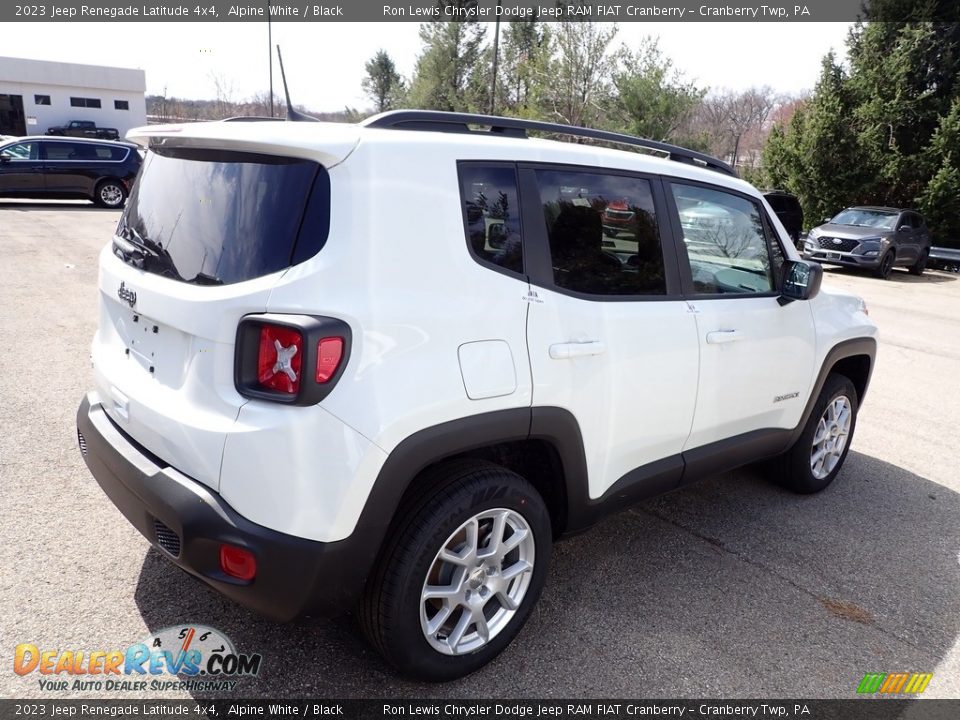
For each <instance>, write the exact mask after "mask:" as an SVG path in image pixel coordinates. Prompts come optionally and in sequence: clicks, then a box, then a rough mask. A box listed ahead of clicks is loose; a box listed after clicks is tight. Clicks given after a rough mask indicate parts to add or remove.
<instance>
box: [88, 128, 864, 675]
mask: <svg viewBox="0 0 960 720" xmlns="http://www.w3.org/2000/svg"><path fill="white" fill-rule="evenodd" d="M529 131H537V132H551V133H561V134H566V135H575V136H581V137H585V138H587V139H591V140H592V139H596V140H603V141H606V142H616V143H619V144H621V145H624V146H625V147H627V148H632V149H634V150H637V149H640V150H643V151H644V152H630V151H626V150H613V149H609V148H605V147H598V146H593V145H588V144H572V143H562V142H556V141H553V140H546V139H536V138H532V137H528V134H527V133H528V132H529ZM129 137H130V138H132V139H133V140H135V141H136V142H137V143H139V144H141V145H142V146H143V147H144V148H146V149H147V156H146V160H145V163H144V166H143V170H142V173H141V175H140V176H139V178H138V180H137V182H136V184H135V185H134V187H133V190H132V192H131V195H130V201H129V203H128V205H127V208H126V210H125V212H124V214H123V216H122V218H121V220H120V223H119V225H118V226H117V228H116V232H115V235H114V236H113V237H112V238H105V239H106V240H108V242H107V244H106V246H105V247H104V249H103V252H102V253H101V256H100V279H99V326H98V329H97V331H96V335H95V336H94V339H93V344H92V349H91V358H92V364H93V385H94V387H93V388H92V390H91V391H90V392H89V393H88V394H87V395H86V396H85V397H84V398H83V400H82V402H81V405H80V408H79V410H78V414H77V428H78V430H77V434H78V441H79V446H80V452H81V453H82V454H83V457H84V459H85V461H86V464H87V466H88V467H89V469H90V471H91V472H92V474H93V476H94V477H95V478H96V480H97V482H98V483H99V484H100V486H101V487H102V489H103V491H104V492H105V493H106V495H107V496H108V497H109V498H110V500H111V501H112V502H113V503H114V504H115V505H116V506H117V508H118V509H119V510H120V511H121V513H122V514H123V515H124V516H126V518H127V520H129V522H130V523H132V524H133V525H134V526H135V527H136V528H137V529H138V530H139V531H140V532H141V533H142V534H143V535H144V536H145V537H146V538H147V539H148V540H149V541H150V542H151V543H153V544H154V545H155V546H156V547H157V548H158V549H159V552H161V553H162V554H163V555H164V556H165V557H166V558H167V559H168V560H169V561H170V562H173V563H174V564H176V565H178V566H179V567H181V568H183V569H184V570H186V571H187V572H189V573H191V574H193V575H195V576H196V577H198V578H200V579H201V580H203V581H204V582H206V583H207V584H208V585H210V586H211V587H213V588H215V589H217V590H218V591H219V592H221V593H223V594H224V595H226V596H228V597H230V598H232V599H233V600H235V601H237V602H239V603H241V604H243V605H245V606H246V607H248V608H251V609H253V610H255V611H257V612H259V613H262V614H265V615H267V616H270V617H273V618H276V619H279V620H290V619H292V618H295V617H297V616H298V615H300V614H302V613H306V612H310V613H323V614H333V613H339V612H344V611H348V610H353V611H355V612H356V614H357V617H358V619H359V622H360V625H361V627H362V628H363V631H364V633H365V634H366V636H367V638H368V639H369V640H370V642H371V643H372V644H373V646H374V647H376V648H377V650H378V651H379V652H380V653H382V654H383V656H384V657H385V658H386V659H387V661H388V662H390V663H391V664H392V665H393V666H394V667H396V668H397V669H399V670H400V671H401V672H403V673H405V674H408V675H411V676H413V677H418V678H423V679H428V680H447V679H451V678H455V677H459V676H461V675H464V674H466V673H469V672H472V671H474V670H476V669H477V668H479V667H481V666H482V665H483V664H484V663H487V662H489V661H490V660H492V659H493V658H494V657H495V656H496V655H497V654H498V653H499V652H501V651H502V650H503V649H504V648H505V647H506V646H507V645H508V644H509V643H510V642H511V640H513V638H514V637H516V635H517V633H518V632H519V630H520V628H521V627H522V626H523V624H524V623H525V622H526V621H527V619H528V618H529V617H530V616H531V613H532V611H533V608H534V607H535V605H536V602H537V598H538V597H539V595H540V592H541V590H542V588H543V586H544V583H545V582H546V580H547V572H548V568H549V564H550V556H551V551H552V547H553V543H554V541H555V540H556V539H558V538H560V537H563V536H566V535H572V534H574V533H577V532H579V531H582V530H584V529H586V528H588V527H590V526H591V525H592V524H593V523H595V522H597V521H598V520H599V519H600V518H602V517H604V516H606V515H607V514H609V513H612V512H616V511H618V510H620V509H622V508H625V507H627V506H629V505H631V504H633V503H636V502H639V501H641V500H643V499H645V498H649V497H651V496H653V495H656V494H658V493H664V492H669V491H671V490H674V489H676V488H679V487H682V486H684V485H686V484H687V483H689V482H692V481H694V480H696V479H698V478H701V477H703V476H705V475H709V474H712V473H718V472H723V471H726V470H729V469H732V468H734V467H737V466H740V465H743V464H745V463H750V462H754V461H758V460H767V461H769V462H768V465H767V467H768V468H769V472H770V474H771V477H772V478H773V479H774V480H775V481H776V482H779V483H781V484H782V485H784V486H785V487H788V488H790V489H792V490H794V491H796V492H800V493H812V492H817V491H819V490H821V489H823V488H825V487H827V486H828V485H829V484H830V483H831V482H833V481H834V479H835V478H836V477H837V476H838V474H839V473H840V470H841V467H842V466H843V462H844V459H845V458H846V456H847V453H848V451H849V449H850V443H851V440H852V438H853V433H854V430H855V427H856V418H857V410H858V408H859V407H860V405H861V404H862V403H863V401H864V397H865V394H866V391H867V387H868V384H869V380H870V375H871V372H872V369H873V365H874V355H875V350H876V340H875V334H876V328H875V326H874V325H873V323H872V322H871V321H870V319H869V318H868V317H867V314H866V308H865V306H864V304H863V302H862V301H861V300H859V299H858V298H855V297H851V296H847V295H842V294H834V293H830V292H826V291H823V290H821V289H820V278H821V275H822V271H821V270H820V266H819V265H818V264H817V263H812V262H807V261H805V260H802V259H801V258H800V257H799V256H798V255H797V252H796V250H795V249H794V247H793V244H792V243H791V242H790V239H789V237H788V236H787V233H786V232H785V230H784V228H783V226H782V224H781V223H780V222H779V221H778V220H777V218H776V215H775V214H774V213H773V212H772V211H771V209H770V206H769V205H768V204H767V203H766V202H765V200H764V198H763V196H762V195H761V194H760V192H758V191H757V190H756V189H755V188H753V187H752V186H751V185H749V184H747V183H746V182H743V181H742V180H739V179H738V178H736V176H735V174H734V173H733V171H732V169H731V168H730V167H729V166H727V165H726V164H725V163H723V162H721V161H719V160H716V159H714V158H711V157H708V156H705V155H701V154H699V153H696V152H693V151H690V150H687V149H684V148H680V147H676V146H670V145H664V144H662V143H657V142H653V141H648V140H643V139H640V138H632V137H629V136H623V135H615V134H613V133H607V132H602V131H596V130H590V129H585V128H575V127H568V126H557V125H551V124H549V123H539V122H533V121H526V120H516V119H507V118H497V117H486V116H476V115H467V114H457V113H436V112H422V111H395V112H390V113H385V114H381V115H378V116H375V117H373V118H370V119H368V120H366V121H365V122H363V123H360V124H357V125H350V124H324V123H311V122H263V123H258V122H244V123H235V122H212V123H196V124H190V125H182V126H181V125H177V126H150V127H145V128H140V129H138V130H134V131H132V132H131V133H130V135H129ZM649 151H653V152H656V153H659V154H661V155H663V156H664V157H657V156H654V155H651V154H649ZM613 203H616V204H615V205H614V209H613V210H614V211H615V213H616V214H614V211H609V208H610V206H611V205H612V204H613ZM612 217H615V218H616V219H617V220H616V223H617V224H616V236H617V237H616V238H609V237H607V235H608V234H609V232H606V233H605V225H606V227H607V228H610V227H612V225H611V223H610V219H611V218H612ZM610 239H615V240H616V241H617V244H616V246H615V247H610V246H608V245H607V243H606V241H607V240H610ZM637 562H638V563H642V562H643V558H637Z"/></svg>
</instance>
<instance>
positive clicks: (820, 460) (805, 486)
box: [769, 374, 858, 494]
mask: <svg viewBox="0 0 960 720" xmlns="http://www.w3.org/2000/svg"><path fill="white" fill-rule="evenodd" d="M857 409H858V402H857V390H856V388H855V387H854V386H853V383H852V382H850V379H849V378H847V377H845V376H844V375H836V374H830V375H828V376H827V380H826V382H825V383H824V384H823V390H821V391H820V397H818V398H817V402H816V404H815V405H814V406H813V411H812V412H811V413H810V418H809V419H808V420H807V424H806V426H805V427H804V429H803V433H802V434H801V435H800V437H799V438H797V441H796V442H795V443H794V444H793V447H791V448H790V449H789V450H787V452H786V453H784V454H783V455H781V456H780V457H778V458H775V459H774V460H773V462H771V463H770V465H769V470H770V472H771V473H772V474H773V479H774V480H775V481H776V482H777V483H779V484H780V485H783V486H784V487H786V488H789V489H790V490H793V491H794V492H798V493H804V494H809V493H815V492H820V491H821V490H823V489H824V488H826V487H827V486H828V485H829V484H830V483H832V482H833V480H834V478H835V477H836V476H837V474H838V473H839V472H840V468H841V467H843V462H844V460H846V458H847V453H848V452H849V450H850V442H851V441H852V440H853V431H854V429H855V428H856V426H857Z"/></svg>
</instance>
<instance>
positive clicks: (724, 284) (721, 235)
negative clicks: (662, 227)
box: [665, 180, 816, 460]
mask: <svg viewBox="0 0 960 720" xmlns="http://www.w3.org/2000/svg"><path fill="white" fill-rule="evenodd" d="M665 185H666V195H667V200H668V203H671V204H672V205H673V206H674V213H673V214H672V220H673V222H674V229H675V233H676V234H677V236H679V237H682V238H683V243H682V244H681V245H682V249H685V251H686V257H685V258H683V257H681V263H680V264H681V275H682V280H683V283H684V289H685V292H686V295H687V298H688V301H689V303H690V308H691V309H692V310H693V314H694V317H695V318H696V325H697V333H698V338H699V343H700V374H699V381H698V384H697V402H696V411H695V413H694V419H693V425H692V427H691V431H690V436H689V438H688V439H687V442H686V446H685V448H684V449H685V451H689V450H692V449H695V448H700V447H703V446H708V445H710V444H711V443H717V442H720V441H724V440H728V439H730V438H735V437H737V436H742V435H745V434H746V433H760V434H764V433H767V431H776V430H784V429H792V428H794V427H795V426H796V425H797V423H798V422H799V421H800V417H801V415H802V412H803V408H804V405H805V403H806V400H807V395H808V393H809V391H810V387H811V384H812V382H813V375H814V373H813V369H814V355H815V351H816V347H815V331H814V325H813V316H812V314H811V310H810V305H809V303H805V302H789V303H787V304H781V298H780V296H779V292H778V287H779V283H780V278H779V275H780V272H781V268H782V265H783V261H784V251H783V247H782V246H781V244H780V243H779V241H778V239H777V238H776V235H775V233H774V231H773V230H772V227H773V226H772V225H771V223H770V221H769V219H768V218H767V217H766V214H765V212H764V210H763V208H762V206H761V204H760V202H759V201H758V200H757V199H755V198H753V197H750V196H749V195H745V194H742V193H739V192H736V191H732V190H727V189H724V188H720V187H715V186H710V185H705V184H701V183H693V182H689V181H679V180H677V181H673V182H667V183H665ZM768 434H769V435H770V437H772V438H774V441H773V443H772V445H776V436H777V435H778V434H777V433H776V432H771V433H768ZM779 435H782V436H783V437H785V434H783V433H780V434H779ZM758 437H759V436H758ZM745 439H746V438H740V440H741V441H742V440H745ZM687 459H688V460H689V459H690V458H689V457H688V458H687Z"/></svg>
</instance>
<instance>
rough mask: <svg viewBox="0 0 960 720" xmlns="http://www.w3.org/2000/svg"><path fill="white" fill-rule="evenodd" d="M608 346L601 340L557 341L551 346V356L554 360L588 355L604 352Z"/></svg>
mask: <svg viewBox="0 0 960 720" xmlns="http://www.w3.org/2000/svg"><path fill="white" fill-rule="evenodd" d="M606 349H607V346H606V345H604V344H603V343H602V342H600V341H599V340H591V341H589V342H573V343H556V344H554V345H551V346H550V357H552V358H553V359H554V360H568V359H570V358H575V357H587V356H589V355H600V354H602V353H604V352H605V351H606Z"/></svg>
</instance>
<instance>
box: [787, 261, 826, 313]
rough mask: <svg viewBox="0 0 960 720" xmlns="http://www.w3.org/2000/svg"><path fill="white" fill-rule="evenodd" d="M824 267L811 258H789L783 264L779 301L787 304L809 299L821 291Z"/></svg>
mask: <svg viewBox="0 0 960 720" xmlns="http://www.w3.org/2000/svg"><path fill="white" fill-rule="evenodd" d="M822 280H823V268H822V267H820V264H819V263H815V262H811V261H809V260H787V262H786V263H784V266H783V282H782V283H781V284H780V298H779V300H778V302H779V303H780V304H781V305H786V304H787V303H789V302H793V301H794V300H809V299H811V298H813V297H816V295H817V293H818V292H820V282H821V281H822Z"/></svg>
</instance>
